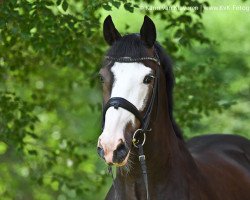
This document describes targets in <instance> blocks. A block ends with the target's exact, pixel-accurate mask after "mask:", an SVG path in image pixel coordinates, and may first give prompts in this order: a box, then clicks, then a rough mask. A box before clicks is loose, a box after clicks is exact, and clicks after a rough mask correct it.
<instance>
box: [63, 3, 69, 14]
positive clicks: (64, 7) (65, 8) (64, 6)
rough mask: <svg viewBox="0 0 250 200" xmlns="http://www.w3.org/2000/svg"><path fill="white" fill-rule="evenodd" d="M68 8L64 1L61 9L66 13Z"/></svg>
mask: <svg viewBox="0 0 250 200" xmlns="http://www.w3.org/2000/svg"><path fill="white" fill-rule="evenodd" d="M68 7H69V4H68V3H67V1H66V0H65V1H63V4H62V8H63V10H64V11H65V12H66V11H67V9H68Z"/></svg>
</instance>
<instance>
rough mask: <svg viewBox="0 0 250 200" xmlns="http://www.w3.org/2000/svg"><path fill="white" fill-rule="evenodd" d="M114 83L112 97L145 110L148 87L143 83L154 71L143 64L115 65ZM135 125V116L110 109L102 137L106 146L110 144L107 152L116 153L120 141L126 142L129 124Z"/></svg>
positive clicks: (112, 70)
mask: <svg viewBox="0 0 250 200" xmlns="http://www.w3.org/2000/svg"><path fill="white" fill-rule="evenodd" d="M111 72H112V73H113V75H114V83H113V88H112V91H111V98H112V97H122V98H124V99H126V100H128V101H129V102H131V103H132V104H133V105H134V106H136V108H137V109H138V110H143V109H144V107H145V105H146V102H147V99H146V98H147V94H148V87H149V86H148V85H146V84H144V83H143V79H144V77H145V76H146V75H148V74H150V73H151V72H152V70H151V69H150V68H149V67H146V66H145V65H143V64H141V63H117V62H116V63H115V64H114V66H113V67H112V68H111ZM129 122H132V125H134V123H135V116H134V115H133V114H132V113H130V112H129V111H127V110H125V109H123V108H121V107H119V108H118V109H115V108H114V107H110V108H109V109H108V110H107V112H106V116H105V126H104V130H103V133H102V135H101V140H102V142H103V143H104V144H108V146H107V147H106V149H105V150H106V151H114V150H115V149H116V147H117V145H118V144H119V139H122V140H124V136H123V132H124V128H125V127H126V125H127V123H129Z"/></svg>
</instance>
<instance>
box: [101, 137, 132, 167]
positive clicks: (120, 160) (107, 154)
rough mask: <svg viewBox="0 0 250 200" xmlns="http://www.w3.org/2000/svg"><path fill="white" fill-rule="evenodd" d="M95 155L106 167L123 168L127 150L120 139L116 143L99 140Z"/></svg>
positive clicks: (126, 158)
mask: <svg viewBox="0 0 250 200" xmlns="http://www.w3.org/2000/svg"><path fill="white" fill-rule="evenodd" d="M114 144H115V145H114ZM97 153H98V154H99V156H100V157H101V158H102V159H104V160H105V162H106V163H107V164H108V165H113V164H114V165H117V166H123V165H125V164H126V163H127V160H128V154H129V149H128V147H127V146H126V144H125V142H124V141H123V140H122V139H119V140H118V141H117V142H116V143H111V142H109V141H107V142H105V140H102V139H101V138H99V141H98V145H97Z"/></svg>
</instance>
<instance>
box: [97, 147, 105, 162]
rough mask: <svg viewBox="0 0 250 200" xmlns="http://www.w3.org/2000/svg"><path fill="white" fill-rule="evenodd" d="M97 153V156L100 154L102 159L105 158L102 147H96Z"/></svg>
mask: <svg viewBox="0 0 250 200" xmlns="http://www.w3.org/2000/svg"><path fill="white" fill-rule="evenodd" d="M97 153H98V154H99V156H100V157H101V158H102V159H104V160H105V158H104V150H103V148H101V147H97Z"/></svg>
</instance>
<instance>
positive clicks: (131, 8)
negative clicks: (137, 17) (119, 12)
mask: <svg viewBox="0 0 250 200" xmlns="http://www.w3.org/2000/svg"><path fill="white" fill-rule="evenodd" d="M124 8H125V9H126V10H127V11H129V12H131V13H133V12H134V7H133V6H132V4H131V3H125V4H124Z"/></svg>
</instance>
